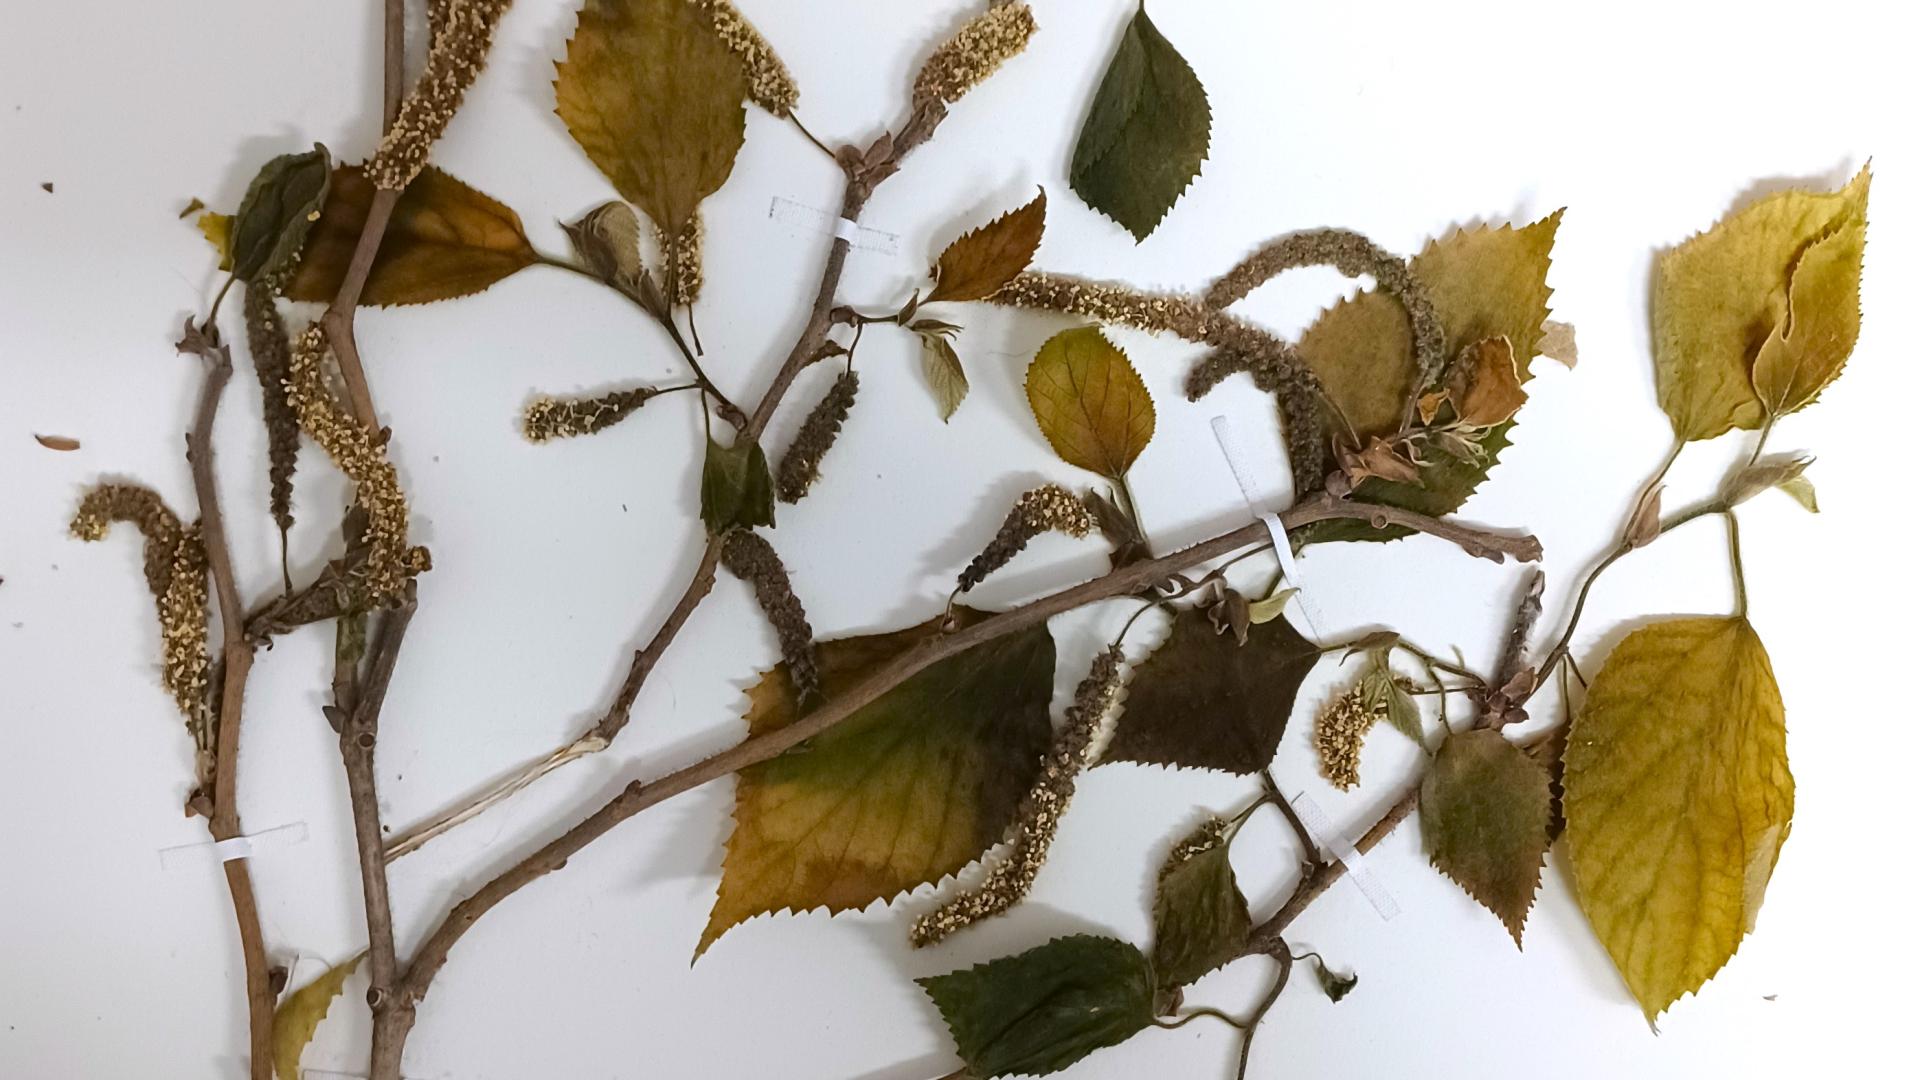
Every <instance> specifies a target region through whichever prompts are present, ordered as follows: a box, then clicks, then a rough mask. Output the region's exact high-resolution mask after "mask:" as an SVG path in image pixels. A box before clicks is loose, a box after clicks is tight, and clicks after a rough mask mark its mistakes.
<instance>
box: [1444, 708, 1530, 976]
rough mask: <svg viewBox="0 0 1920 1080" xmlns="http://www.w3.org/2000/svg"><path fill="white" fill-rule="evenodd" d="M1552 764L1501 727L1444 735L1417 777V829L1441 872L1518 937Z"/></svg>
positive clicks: (1523, 923) (1523, 921)
mask: <svg viewBox="0 0 1920 1080" xmlns="http://www.w3.org/2000/svg"><path fill="white" fill-rule="evenodd" d="M1547 781H1548V777H1547V770H1546V768H1545V767H1544V766H1542V765H1541V764H1540V763H1539V762H1537V761H1535V760H1534V759H1532V758H1531V757H1528V756H1527V753H1526V751H1524V750H1522V749H1520V748H1519V747H1518V746H1515V745H1514V744H1512V743H1510V742H1508V741H1507V740H1506V739H1505V738H1504V737H1502V736H1501V734H1500V733H1499V732H1497V731H1488V730H1475V731H1462V732H1457V733H1455V734H1453V735H1450V736H1448V737H1447V741H1446V742H1444V743H1442V744H1441V745H1440V752H1439V753H1438V754H1436V755H1434V759H1433V764H1432V766H1431V767H1430V768H1428V770H1427V775H1426V777H1425V779H1423V780H1422V781H1421V783H1420V834H1421V836H1422V837H1423V838H1424V839H1425V842H1426V848H1427V855H1428V856H1429V857H1430V858H1431V859H1432V860H1433V865H1434V867H1435V868H1436V869H1438V870H1439V871H1440V872H1441V873H1443V874H1445V875H1447V877H1449V878H1452V879H1453V880H1454V881H1455V882H1457V883H1458V884H1459V885H1460V887H1461V888H1462V889H1465V890H1466V892H1467V895H1469V896H1471V897H1473V898H1474V899H1475V900H1478V901H1479V902H1480V903H1481V904H1482V905H1483V906H1484V907H1486V909H1487V910H1488V911H1491V912H1493V914H1494V915H1495V917H1497V918H1498V919H1499V920H1500V922H1501V923H1502V924H1503V925H1505V926H1506V928H1507V932H1508V933H1510V934H1512V935H1513V943H1514V944H1515V945H1516V946H1517V945H1519V944H1520V935H1521V931H1522V930H1524V929H1525V927H1526V923H1527V912H1528V911H1529V910H1530V909H1531V908H1532V907H1533V896H1534V893H1535V892H1537V891H1538V890H1539V888H1540V869H1541V867H1542V866H1543V865H1544V864H1545V860H1546V856H1547V817H1548V803H1549V801H1550V797H1549V794H1548V791H1547Z"/></svg>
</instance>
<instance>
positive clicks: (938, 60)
mask: <svg viewBox="0 0 1920 1080" xmlns="http://www.w3.org/2000/svg"><path fill="white" fill-rule="evenodd" d="M1036 29H1038V27H1037V25H1036V24H1035V23H1034V21H1033V11H1032V10H1031V9H1030V8H1028V7H1027V5H1025V4H1003V3H996V4H994V5H993V6H991V7H989V8H988V9H987V10H986V11H983V12H981V13H980V14H978V15H976V16H974V17H973V18H972V19H969V20H968V21H967V22H966V23H965V24H964V25H962V26H961V27H960V29H958V30H956V31H954V34H953V36H952V37H950V38H948V39H947V40H945V41H943V42H941V43H940V46H939V47H938V48H936V49H934V50H933V55H931V56H929V57H927V62H926V63H925V64H923V65H921V67H920V73H919V75H917V76H915V78H914V80H913V98H914V100H915V101H939V102H942V103H945V104H948V105H951V104H953V103H954V102H956V101H959V100H960V99H961V98H963V97H965V96H966V94H967V91H969V90H972V89H973V88H974V87H976V86H978V85H980V84H981V83H982V82H985V81H986V79H987V77H988V76H990V75H992V74H993V73H994V72H995V71H998V70H999V69H1000V65H1001V64H1004V63H1006V62H1007V61H1008V60H1011V59H1013V58H1014V57H1016V56H1018V55H1020V53H1021V52H1022V51H1023V50H1025V49H1026V47H1027V42H1028V40H1029V39H1031V38H1032V37H1033V32H1034V30H1036Z"/></svg>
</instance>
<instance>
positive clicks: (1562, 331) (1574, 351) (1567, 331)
mask: <svg viewBox="0 0 1920 1080" xmlns="http://www.w3.org/2000/svg"><path fill="white" fill-rule="evenodd" d="M1538 347H1539V349H1540V355H1541V356H1544V357H1546V358H1547V359H1549V360H1558V361H1559V362H1561V363H1562V364H1565V365H1567V370H1568V371H1572V370H1573V369H1574V368H1575V367H1576V366H1577V365H1578V364H1579V363H1580V343H1579V342H1578V341H1575V340H1574V333H1573V324H1572V323H1564V322H1560V321H1559V320H1557V319H1548V320H1547V321H1546V322H1544V323H1542V324H1541V328H1540V344H1539V346H1538Z"/></svg>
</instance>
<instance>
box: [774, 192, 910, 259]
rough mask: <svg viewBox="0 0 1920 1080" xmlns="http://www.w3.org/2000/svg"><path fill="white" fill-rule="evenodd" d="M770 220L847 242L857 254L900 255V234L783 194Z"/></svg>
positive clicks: (777, 198) (791, 228)
mask: <svg viewBox="0 0 1920 1080" xmlns="http://www.w3.org/2000/svg"><path fill="white" fill-rule="evenodd" d="M767 219H768V220H770V221H773V222H777V223H778V224H781V225H785V226H787V228H789V229H790V230H793V231H795V232H810V233H816V234H821V235H827V236H832V237H835V238H837V239H840V240H845V241H846V242H847V245H848V246H849V247H851V248H853V249H854V250H856V251H871V252H873V253H875V254H877V255H897V254H899V252H900V234H899V233H890V232H886V231H884V230H882V229H875V228H872V227H869V226H866V225H861V224H859V223H857V222H852V221H848V220H847V219H846V218H843V217H841V216H840V215H838V214H831V213H828V212H827V211H825V210H821V209H819V208H818V207H813V206H808V205H807V204H806V203H803V202H795V201H794V200H792V199H789V198H785V197H783V196H780V195H775V196H774V197H773V204H772V205H771V206H770V207H768V209H767Z"/></svg>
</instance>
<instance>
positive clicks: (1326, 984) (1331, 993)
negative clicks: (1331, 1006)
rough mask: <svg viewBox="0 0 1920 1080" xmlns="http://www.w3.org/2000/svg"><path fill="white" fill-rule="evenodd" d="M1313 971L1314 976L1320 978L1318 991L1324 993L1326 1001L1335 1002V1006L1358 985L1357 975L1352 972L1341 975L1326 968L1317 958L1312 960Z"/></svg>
mask: <svg viewBox="0 0 1920 1080" xmlns="http://www.w3.org/2000/svg"><path fill="white" fill-rule="evenodd" d="M1313 971H1314V974H1315V975H1318V976H1319V978H1320V989H1321V990H1323V991H1325V992H1326V995H1327V1000H1329V1001H1332V1002H1335V1003H1336V1004H1337V1003H1338V1002H1340V1001H1341V1000H1342V999H1344V998H1345V997H1346V996H1347V995H1348V994H1351V993H1353V988H1354V987H1356V986H1359V985H1360V976H1359V975H1357V974H1354V973H1352V972H1348V973H1347V974H1344V975H1343V974H1341V973H1339V972H1337V971H1334V970H1333V969H1331V968H1329V967H1327V962H1326V961H1324V960H1321V959H1320V958H1319V957H1315V958H1314V960H1313Z"/></svg>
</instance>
